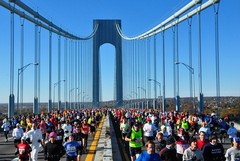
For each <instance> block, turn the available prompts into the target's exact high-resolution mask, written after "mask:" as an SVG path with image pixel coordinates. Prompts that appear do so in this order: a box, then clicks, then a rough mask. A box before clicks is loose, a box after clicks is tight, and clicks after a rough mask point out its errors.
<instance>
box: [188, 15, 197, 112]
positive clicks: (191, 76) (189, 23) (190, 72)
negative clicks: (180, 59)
mask: <svg viewBox="0 0 240 161" xmlns="http://www.w3.org/2000/svg"><path fill="white" fill-rule="evenodd" d="M188 46H189V49H188V50H189V66H190V67H192V17H189V18H188ZM193 74H194V73H192V71H191V70H189V82H190V83H189V90H190V91H189V93H190V98H192V103H193V107H192V108H194V107H195V101H194V100H195V98H194V96H193V90H192V89H193V79H192V78H193ZM190 102H191V101H190ZM195 110H196V109H194V113H195V112H196V111H195Z"/></svg>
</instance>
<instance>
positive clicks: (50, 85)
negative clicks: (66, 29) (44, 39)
mask: <svg viewBox="0 0 240 161" xmlns="http://www.w3.org/2000/svg"><path fill="white" fill-rule="evenodd" d="M48 64H49V71H48V74H49V82H48V93H49V98H48V99H49V101H48V112H50V111H52V31H49V62H48Z"/></svg>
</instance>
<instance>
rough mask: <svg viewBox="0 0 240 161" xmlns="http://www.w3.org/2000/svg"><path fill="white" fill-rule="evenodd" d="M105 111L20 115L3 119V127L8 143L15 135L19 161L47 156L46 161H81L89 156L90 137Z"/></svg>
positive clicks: (88, 110) (70, 111) (92, 110)
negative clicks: (62, 160)
mask: <svg viewBox="0 0 240 161" xmlns="http://www.w3.org/2000/svg"><path fill="white" fill-rule="evenodd" d="M106 114H107V110H106V109H84V110H66V111H62V112H60V111H53V112H50V113H42V114H38V115H32V114H29V115H19V116H14V117H13V118H7V117H6V118H4V119H3V121H2V122H3V124H2V126H1V127H2V128H3V131H4V136H5V141H6V142H8V140H9V138H8V137H9V135H10V134H9V132H11V133H12V137H13V139H14V146H15V148H16V150H15V155H17V156H18V158H19V161H29V160H31V161H37V160H38V153H39V152H40V153H41V152H42V153H44V159H45V160H47V161H59V160H60V158H62V156H63V155H65V156H66V161H80V160H81V155H82V154H83V153H88V149H87V145H88V137H90V138H91V137H92V138H93V137H94V135H95V132H96V129H97V127H98V125H99V123H100V120H101V118H102V117H103V116H104V115H106Z"/></svg>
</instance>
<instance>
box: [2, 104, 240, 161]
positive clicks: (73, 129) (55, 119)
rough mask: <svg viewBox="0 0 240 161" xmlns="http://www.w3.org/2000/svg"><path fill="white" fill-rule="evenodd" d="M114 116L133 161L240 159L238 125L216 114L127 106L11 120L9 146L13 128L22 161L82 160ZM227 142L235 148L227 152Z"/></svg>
mask: <svg viewBox="0 0 240 161" xmlns="http://www.w3.org/2000/svg"><path fill="white" fill-rule="evenodd" d="M108 112H109V113H111V115H112V116H113V118H114V120H113V121H114V126H115V128H117V129H118V130H120V132H121V139H122V144H123V146H124V147H125V149H126V150H127V151H128V153H129V155H130V158H131V161H135V160H136V161H151V160H160V161H161V160H163V161H203V160H205V161H225V160H226V161H240V148H239V144H240V138H239V133H238V131H237V129H236V128H235V127H234V123H233V122H231V120H230V118H229V117H228V116H226V117H223V118H219V117H217V115H216V113H215V112H214V111H213V112H212V113H211V114H206V115H204V114H201V115H196V114H192V115H190V114H189V113H184V112H176V111H170V112H166V113H162V112H160V111H157V110H141V109H121V108H111V109H83V110H66V111H62V112H60V111H53V112H51V113H42V114H38V115H19V116H15V117H13V118H10V119H8V118H5V119H4V120H3V125H2V128H3V131H4V134H5V139H6V140H5V141H6V142H7V141H8V135H9V131H10V130H11V129H12V131H11V132H12V137H13V138H14V145H15V148H16V151H15V154H16V155H18V157H19V161H25V160H29V159H30V160H32V161H36V160H38V153H39V152H43V153H44V159H45V160H48V161H59V160H60V158H62V156H63V155H66V161H72V160H73V161H80V160H81V155H82V154H83V153H87V152H88V150H87V144H88V137H93V136H94V134H95V131H96V128H97V127H98V125H99V122H100V120H101V118H102V116H103V115H107V113H108ZM227 138H229V139H227ZM226 139H227V140H230V142H229V143H226ZM223 144H229V149H227V150H226V151H225V150H224V148H223Z"/></svg>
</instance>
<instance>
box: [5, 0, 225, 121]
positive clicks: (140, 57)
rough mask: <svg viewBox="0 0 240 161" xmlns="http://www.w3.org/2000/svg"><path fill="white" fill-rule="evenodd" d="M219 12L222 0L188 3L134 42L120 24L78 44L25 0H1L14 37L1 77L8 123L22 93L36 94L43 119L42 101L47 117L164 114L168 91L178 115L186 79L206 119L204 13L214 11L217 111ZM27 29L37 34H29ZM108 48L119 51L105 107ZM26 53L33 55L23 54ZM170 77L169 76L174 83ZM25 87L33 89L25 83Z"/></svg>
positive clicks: (96, 26) (101, 24) (110, 22)
mask: <svg viewBox="0 0 240 161" xmlns="http://www.w3.org/2000/svg"><path fill="white" fill-rule="evenodd" d="M219 5H220V0H191V1H190V0H189V1H188V3H186V4H185V5H184V6H182V7H181V8H180V9H178V10H176V11H174V12H173V13H171V15H170V16H168V17H166V18H165V19H164V20H163V21H162V22H160V23H159V24H158V25H156V26H154V27H152V28H151V29H150V30H147V31H146V32H144V33H142V34H139V35H137V36H128V35H127V34H126V33H124V30H123V29H122V27H123V26H124V23H123V22H122V21H121V19H94V20H93V29H92V32H91V33H90V34H89V36H86V37H81V36H78V35H76V34H74V33H71V32H70V31H68V30H66V29H64V28H62V27H61V26H60V25H58V24H57V23H56V22H54V21H52V20H51V19H49V18H47V17H45V16H44V14H42V13H41V12H38V10H36V9H34V8H32V7H30V6H29V5H27V4H26V3H24V2H23V1H20V0H9V1H6V0H0V6H1V11H2V12H6V13H7V12H8V13H9V15H10V16H9V18H5V20H7V21H4V22H3V21H2V22H1V24H2V25H4V24H9V29H8V30H7V32H9V33H8V34H9V36H8V37H7V38H3V39H7V40H9V43H7V44H6V45H4V48H7V52H6V53H4V54H5V55H8V57H9V59H8V60H9V62H5V63H7V65H6V66H5V69H4V70H8V71H9V73H8V74H7V76H5V75H4V76H1V77H2V78H3V77H4V78H3V79H7V80H9V87H8V88H9V95H8V116H9V117H12V116H13V115H14V114H16V113H17V114H19V113H21V111H22V109H23V104H24V95H25V93H26V92H24V91H25V90H28V92H32V93H33V95H32V96H33V101H32V112H33V113H35V114H37V113H39V112H41V111H39V109H40V103H42V102H47V104H46V106H47V110H48V111H51V110H52V109H54V108H56V109H58V110H62V109H81V108H89V107H91V108H92V107H93V108H98V107H103V106H107V105H110V106H113V107H124V108H148V109H149V108H153V109H158V108H160V110H161V111H163V112H165V111H166V110H168V109H167V107H168V106H167V101H166V99H167V96H166V91H169V90H171V91H172V93H173V95H172V96H171V97H172V98H173V99H174V109H176V110H177V111H181V110H182V109H181V96H180V94H181V93H180V80H181V78H180V74H181V73H184V74H185V76H184V77H188V79H189V80H188V82H185V84H187V85H188V87H187V86H186V89H187V90H188V91H189V92H188V95H189V100H190V101H189V103H190V104H191V106H192V108H193V112H198V113H201V112H203V111H204V91H203V87H202V84H203V72H204V71H203V62H205V61H207V60H203V58H202V57H203V55H204V53H203V52H202V50H203V49H202V48H203V44H205V42H206V41H207V40H206V39H208V38H207V37H206V36H204V35H203V32H202V27H203V25H202V23H204V22H205V21H206V20H205V19H203V18H202V13H204V12H205V11H206V10H210V9H212V10H213V12H212V14H211V16H212V17H213V24H214V25H213V26H214V27H213V28H214V30H213V31H214V32H213V33H212V34H211V35H209V36H212V37H213V38H212V39H213V40H214V42H211V44H213V45H211V46H208V48H209V50H211V52H212V53H214V62H212V64H213V65H212V68H213V70H212V71H213V73H212V75H215V78H214V79H215V87H216V91H215V92H213V93H215V94H214V96H215V105H216V106H217V107H220V102H221V100H220V58H219V53H220V47H219V41H220V40H219V35H220V34H221V33H219V22H218V21H219ZM19 22H20V23H19ZM183 25H184V28H185V29H187V33H186V34H185V35H184V37H185V42H184V48H186V49H187V50H186V52H187V53H185V55H187V56H188V60H184V61H182V59H181V56H182V55H181V46H182V43H181V41H180V40H181V37H180V35H181V36H182V34H181V28H182V26H183ZM29 28H33V30H34V31H33V32H28V30H29ZM124 28H125V27H124ZM204 34H206V33H204ZM29 36H30V38H31V39H29ZM1 37H2V36H1ZM203 37H204V38H205V39H203ZM16 41H18V42H19V43H18V44H17V45H16ZM30 41H31V42H30ZM203 42H204V43H203ZM105 43H109V44H111V45H113V46H114V48H115V60H114V63H115V66H114V92H113V93H114V94H113V95H114V96H113V98H114V99H113V100H111V101H109V102H106V101H105V102H104V101H103V100H102V95H103V93H102V76H101V70H100V69H101V63H100V57H101V56H100V53H99V51H100V50H99V48H100V46H101V45H103V44H105ZM28 44H31V45H28ZM166 44H168V45H166ZM222 45H224V44H222ZM169 46H170V47H169ZM1 48H2V47H1ZM26 48H30V49H31V50H32V52H31V53H29V52H28V53H26V52H25V51H26ZM1 50H2V49H1ZM43 58H44V59H43ZM170 59H171V60H170ZM43 60H44V61H43ZM27 68H28V69H27ZM180 68H186V69H180ZM26 69H27V70H32V75H30V74H28V75H27V76H26V74H25V75H24V71H25V70H26ZM180 71H183V72H180ZM186 72H187V73H186ZM184 74H182V75H184ZM187 74H188V76H186V75H187ZM166 77H171V81H170V82H168V80H166ZM2 78H1V79H2ZM26 80H28V81H29V82H30V83H29V84H30V85H31V84H32V87H30V86H29V85H26V83H24V82H25V81H26ZM55 80H56V81H55ZM206 83H207V82H206ZM43 84H44V85H43ZM1 86H5V85H4V84H2V85H1ZM43 86H44V88H43ZM46 87H47V88H46ZM4 88H5V87H4ZM158 91H159V92H158ZM55 92H56V93H55ZM43 93H44V95H45V94H47V95H48V100H42V99H41V95H43ZM4 95H7V93H4ZM55 97H56V98H55ZM40 99H41V100H40Z"/></svg>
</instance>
